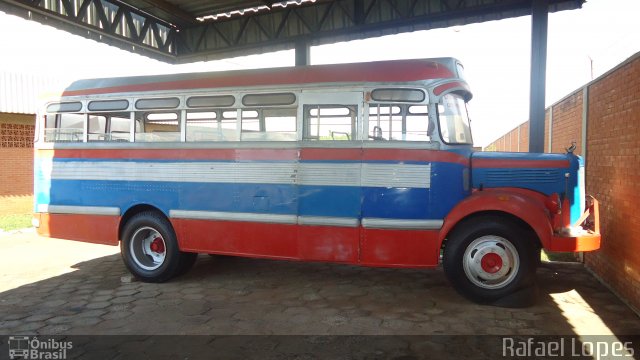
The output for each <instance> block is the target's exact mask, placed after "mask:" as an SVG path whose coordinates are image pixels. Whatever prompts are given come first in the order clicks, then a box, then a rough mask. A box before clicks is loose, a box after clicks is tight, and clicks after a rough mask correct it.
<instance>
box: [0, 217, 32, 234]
mask: <svg viewBox="0 0 640 360" xmlns="http://www.w3.org/2000/svg"><path fill="white" fill-rule="evenodd" d="M31 217H32V215H31V214H16V215H4V216H0V229H2V230H4V231H11V230H17V229H24V228H30V227H31Z"/></svg>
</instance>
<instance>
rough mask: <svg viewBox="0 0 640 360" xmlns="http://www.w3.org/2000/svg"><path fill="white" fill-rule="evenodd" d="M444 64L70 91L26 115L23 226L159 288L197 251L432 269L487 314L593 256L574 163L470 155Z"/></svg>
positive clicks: (554, 157) (251, 74) (185, 77)
mask: <svg viewBox="0 0 640 360" xmlns="http://www.w3.org/2000/svg"><path fill="white" fill-rule="evenodd" d="M471 96H472V95H471V92H470V89H469V86H468V84H467V82H466V80H465V78H464V74H463V66H462V64H461V63H460V62H459V61H458V60H456V59H453V58H436V59H415V60H397V61H382V62H370V63H353V64H339V65H315V66H301V67H291V68H274V69H266V70H265V69H261V70H243V71H229V72H208V73H191V74H173V75H160V76H135V77H121V78H107V79H93V80H79V81H76V82H73V83H72V84H70V85H69V86H68V87H67V88H66V89H65V90H64V91H63V92H62V93H61V94H59V96H56V97H55V98H53V99H51V100H50V101H47V102H46V103H44V104H43V106H42V108H41V110H40V111H39V113H38V115H37V126H36V135H35V161H34V168H35V171H34V176H35V181H34V187H35V189H34V198H35V199H34V202H35V216H34V225H35V226H36V227H37V228H38V232H39V234H41V235H43V236H49V237H56V238H64V239H72V240H79V241H86V242H93V243H100V244H110V245H119V246H120V249H121V253H122V258H123V261H124V264H125V265H126V267H127V268H128V270H129V271H130V272H131V273H132V274H133V275H134V276H135V277H137V278H139V279H141V280H142V281H147V282H164V281H167V280H169V279H171V278H173V277H175V276H177V275H180V274H183V273H185V272H186V271H187V270H189V268H190V267H191V266H192V265H193V264H194V261H195V260H196V257H197V254H199V253H207V254H222V255H232V256H245V257H254V258H268V259H286V260H302V261H322V262H335V263H344V264H357V265H363V266H372V267H395V268H434V267H437V266H439V265H440V264H442V266H443V268H444V271H445V273H446V276H447V277H448V279H449V280H450V282H451V283H452V285H453V286H454V287H455V289H456V290H457V291H458V292H459V293H461V294H462V295H464V296H466V297H467V298H469V299H471V300H473V301H476V302H478V303H490V302H494V301H497V300H499V299H501V298H503V297H505V296H508V295H511V294H514V293H516V292H518V291H520V290H522V289H524V288H527V287H529V286H531V285H532V283H533V281H534V275H535V271H536V267H537V265H538V261H539V257H540V250H541V249H542V248H544V249H546V250H547V251H564V252H582V251H592V250H596V249H598V248H599V246H600V234H599V229H598V214H597V211H598V207H597V201H595V199H593V198H592V197H589V196H586V195H585V192H584V163H583V160H582V159H581V158H580V157H578V156H576V155H574V154H573V153H571V152H568V153H567V154H533V153H488V152H477V151H474V149H473V140H472V137H471V125H470V120H469V117H468V113H467V102H468V101H469V100H470V99H471Z"/></svg>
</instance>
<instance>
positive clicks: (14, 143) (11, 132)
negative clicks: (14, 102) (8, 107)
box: [0, 113, 34, 216]
mask: <svg viewBox="0 0 640 360" xmlns="http://www.w3.org/2000/svg"><path fill="white" fill-rule="evenodd" d="M33 132H34V116H33V115H22V114H6V113H2V114H0V169H2V170H1V171H0V174H1V175H0V216H2V215H7V214H12V213H29V212H31V211H32V203H33V200H32V199H33Z"/></svg>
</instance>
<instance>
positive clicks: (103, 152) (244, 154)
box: [36, 148, 469, 165]
mask: <svg viewBox="0 0 640 360" xmlns="http://www.w3.org/2000/svg"><path fill="white" fill-rule="evenodd" d="M298 153H299V154H300V155H299V158H300V160H302V161H314V160H317V161H335V160H338V161H340V160H342V161H398V162H402V161H420V162H447V163H456V164H461V165H468V162H469V160H468V158H467V157H465V156H463V155H459V154H456V153H453V152H450V151H438V150H416V149H360V148H356V149H339V148H338V149H326V148H302V149H77V150H72V149H61V150H37V151H36V157H38V158H45V159H51V158H54V157H55V158H61V159H142V160H228V161H232V160H239V161H243V160H244V161H260V160H264V161H269V160H271V161H275V160H283V161H296V160H298Z"/></svg>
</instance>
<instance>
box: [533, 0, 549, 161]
mask: <svg viewBox="0 0 640 360" xmlns="http://www.w3.org/2000/svg"><path fill="white" fill-rule="evenodd" d="M531 3H532V4H531V84H530V86H531V90H530V91H531V92H530V104H529V121H530V122H529V152H536V153H541V152H544V101H545V99H544V98H545V80H546V79H545V77H546V74H547V21H548V13H549V1H548V0H534V1H532V2H531Z"/></svg>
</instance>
